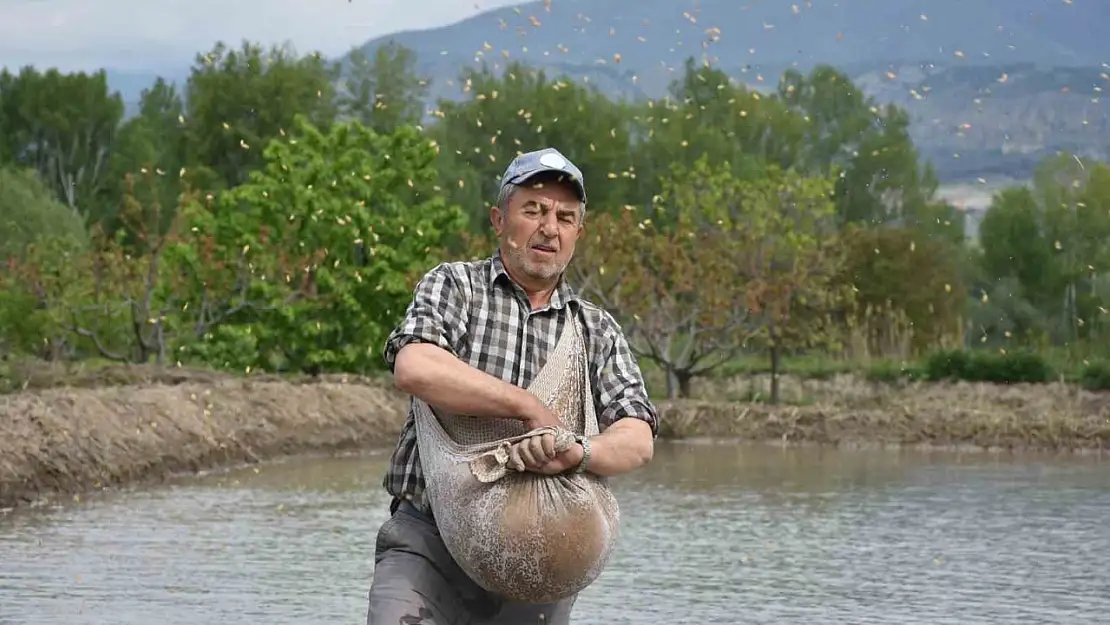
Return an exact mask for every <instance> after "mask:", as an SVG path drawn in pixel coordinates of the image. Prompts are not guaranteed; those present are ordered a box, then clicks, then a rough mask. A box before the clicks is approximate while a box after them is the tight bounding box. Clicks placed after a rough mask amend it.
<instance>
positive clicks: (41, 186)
mask: <svg viewBox="0 0 1110 625" xmlns="http://www.w3.org/2000/svg"><path fill="white" fill-rule="evenodd" d="M88 247H89V236H88V232H87V231H86V230H85V224H84V222H83V220H82V219H81V217H80V216H78V215H75V214H74V213H73V211H71V210H70V209H69V207H67V206H66V205H64V204H62V203H61V202H59V201H58V200H57V199H56V196H55V195H54V192H53V191H52V190H51V189H50V188H49V187H47V185H46V184H45V183H43V181H42V180H41V179H40V178H39V176H38V174H37V173H36V172H35V171H33V170H30V169H21V170H17V169H13V168H11V167H0V354H4V353H7V352H12V353H37V354H38V355H39V356H42V357H52V356H55V355H56V354H57V351H58V348H59V346H60V345H61V344H62V341H63V339H64V335H65V332H64V331H60V330H59V329H58V328H57V327H55V326H54V325H53V324H52V323H51V320H50V318H49V316H48V314H47V311H45V310H44V309H43V308H42V306H40V299H39V298H38V297H37V294H36V293H35V291H34V290H33V289H31V288H29V287H30V286H31V285H30V284H29V283H28V282H26V281H25V280H24V279H23V278H25V277H26V276H27V273H26V270H27V268H28V267H29V266H32V265H37V266H40V267H46V266H49V267H50V268H51V270H52V271H64V270H65V266H66V265H68V264H70V263H71V260H70V259H71V258H72V257H73V256H74V255H76V254H81V253H85V252H87V250H88Z"/></svg>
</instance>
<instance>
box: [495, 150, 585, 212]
mask: <svg viewBox="0 0 1110 625" xmlns="http://www.w3.org/2000/svg"><path fill="white" fill-rule="evenodd" d="M549 171H557V172H563V173H565V174H566V175H567V179H568V180H569V181H570V182H572V183H574V188H575V189H576V190H577V191H578V195H579V197H581V198H582V203H583V204H585V202H586V181H585V179H584V178H583V177H582V170H580V169H578V167H577V166H575V164H574V163H572V162H570V159H568V158H567V157H565V156H563V155H562V154H561V153H559V151H558V150H556V149H555V148H544V149H542V150H536V151H534V152H527V153H525V154H521V155H520V156H518V157H516V158H514V159H513V161H512V162H511V163H509V166H508V167H507V168H506V169H505V173H504V174H502V175H501V188H504V187H505V185H507V184H520V183H522V182H524V181H526V180H528V179H529V178H531V177H532V176H535V175H536V174H540V173H543V172H549Z"/></svg>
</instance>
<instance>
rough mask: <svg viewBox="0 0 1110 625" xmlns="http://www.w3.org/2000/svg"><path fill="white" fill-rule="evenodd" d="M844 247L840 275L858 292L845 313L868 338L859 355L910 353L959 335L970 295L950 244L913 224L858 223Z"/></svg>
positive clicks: (909, 354) (901, 354)
mask: <svg viewBox="0 0 1110 625" xmlns="http://www.w3.org/2000/svg"><path fill="white" fill-rule="evenodd" d="M843 246H844V252H845V255H846V262H845V264H844V267H843V273H842V274H841V275H840V276H838V278H839V279H840V280H841V281H843V282H845V283H847V284H851V285H852V287H853V289H854V290H855V292H856V299H855V302H854V304H855V305H854V306H853V308H852V309H851V310H848V311H846V314H847V315H849V316H850V317H851V319H850V321H851V322H852V323H851V326H852V327H856V328H861V330H862V334H863V340H864V344H863V345H862V346H860V349H858V350H857V351H861V352H863V353H857V354H856V355H857V357H864V356H867V357H871V356H880V357H903V358H904V357H910V356H914V355H916V354H920V353H922V352H923V351H927V350H929V349H931V348H932V347H933V346H936V345H938V344H941V343H942V342H943V341H945V340H948V339H949V338H950V337H951V336H953V335H959V333H960V328H961V324H962V319H961V313H962V311H963V307H964V304H965V297H966V296H965V289H964V286H963V284H962V276H960V274H959V270H958V268H957V267H956V265H955V263H954V262H953V260H952V258H953V253H952V252H953V250H952V246H950V245H948V244H945V243H943V242H942V241H939V240H937V239H933V238H930V237H928V236H926V235H924V234H923V233H921V232H920V231H916V230H912V229H909V228H898V227H882V228H863V227H859V226H851V227H849V228H848V229H847V230H846V231H845V234H844V237H843ZM903 320H904V327H899V326H900V324H899V322H901V321H903ZM903 337H904V338H905V339H906V342H907V343H908V344H900V343H901V339H902V338H903Z"/></svg>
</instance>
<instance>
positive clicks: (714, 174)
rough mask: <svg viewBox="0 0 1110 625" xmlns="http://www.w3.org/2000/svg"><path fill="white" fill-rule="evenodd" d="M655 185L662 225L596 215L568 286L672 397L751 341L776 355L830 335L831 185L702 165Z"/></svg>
mask: <svg viewBox="0 0 1110 625" xmlns="http://www.w3.org/2000/svg"><path fill="white" fill-rule="evenodd" d="M661 185H662V193H661V195H660V197H659V202H658V203H657V205H656V207H655V208H654V209H653V211H652V215H663V216H666V221H665V222H664V225H658V224H656V223H655V222H654V221H653V217H647V218H646V219H637V216H635V215H634V213H635V211H634V210H625V211H623V212H622V213H621V214H620V215H619V216H612V215H601V216H598V217H596V218H595V220H594V222H593V223H592V225H591V226H590V228H591V232H593V235H592V236H591V238H590V239H589V240H588V241H587V243H586V245H585V246H584V250H583V258H582V260H581V262H580V264H579V265H578V267H579V275H578V279H577V281H578V283H579V285H580V288H581V289H582V290H583V292H584V293H586V294H588V295H589V296H590V297H592V298H594V299H595V300H596V301H598V302H599V303H601V304H602V305H603V306H605V307H606V308H608V309H610V310H612V311H614V312H615V313H616V314H617V315H618V316H619V317H620V318H621V319H622V320H624V323H625V324H626V325H625V330H626V332H627V333H628V334H629V336H630V337H631V341H632V343H633V345H634V349H636V350H637V352H638V353H639V355H640V356H641V357H643V358H646V359H648V360H651V361H653V362H655V363H656V364H658V365H659V366H660V367H662V368H663V369H664V370H665V371H666V372H667V374H668V380H669V382H668V394H669V395H670V396H675V395H679V394H681V395H683V396H685V395H687V394H688V392H689V384H690V380H691V379H692V378H694V377H696V376H699V375H705V374H707V373H709V372H711V371H713V370H714V369H715V368H717V367H719V366H721V365H722V364H724V363H726V362H727V361H728V360H729V359H730V358H732V357H733V356H735V355H736V354H737V353H738V352H739V350H741V349H742V348H744V347H745V346H746V345H747V343H748V342H749V341H758V342H759V343H760V344H763V345H766V346H767V347H768V348H770V349H772V350H775V349H781V348H783V347H786V346H811V345H813V344H818V343H821V342H822V341H823V340H825V339H827V338H828V337H827V334H824V333H823V329H824V327H825V325H824V324H823V323H822V321H823V319H824V317H823V315H822V313H824V312H825V311H826V310H827V306H828V305H829V303H830V302H831V300H832V299H833V294H834V291H835V289H834V288H832V287H831V286H830V279H831V276H832V275H833V273H834V269H835V262H836V261H835V258H834V257H833V256H832V255H829V254H826V253H825V252H826V251H827V248H828V246H826V245H825V244H824V237H825V235H828V234H829V231H828V228H829V221H830V220H831V218H832V217H833V215H834V213H833V207H832V204H831V203H830V202H829V200H828V191H829V187H830V186H831V185H829V184H828V183H827V182H826V181H822V180H810V179H806V178H803V177H801V176H799V175H797V174H796V173H793V172H782V171H779V170H776V169H771V170H769V171H768V174H767V177H765V178H764V179H761V180H757V181H744V180H740V179H738V178H736V177H735V176H734V175H733V174H732V173H731V170H730V166H729V164H727V163H725V164H722V165H720V166H717V167H712V166H710V165H709V161H708V158H706V157H702V158H700V159H699V160H698V161H696V162H695V164H694V166H693V167H692V168H690V169H687V168H684V167H682V166H676V167H675V168H674V170H673V173H672V175H671V176H670V177H668V178H666V179H664V180H662V181H661ZM660 221H663V220H660Z"/></svg>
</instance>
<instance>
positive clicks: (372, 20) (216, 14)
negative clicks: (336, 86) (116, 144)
mask: <svg viewBox="0 0 1110 625" xmlns="http://www.w3.org/2000/svg"><path fill="white" fill-rule="evenodd" d="M519 3H520V2H519V0H477V2H475V0H350V1H348V0H0V65H4V66H7V67H19V66H22V65H26V64H34V65H36V66H39V67H48V66H53V67H58V68H59V69H62V70H63V71H72V70H77V69H97V68H100V67H110V68H112V69H117V70H124V71H132V70H136V71H137V70H145V69H151V68H157V67H165V66H182V65H185V66H188V65H191V64H192V60H193V55H194V54H196V53H197V52H200V51H203V50H207V49H209V48H211V47H212V44H214V43H215V42H216V41H218V40H223V41H225V42H234V44H235V45H238V43H239V42H240V41H242V40H243V39H244V38H246V39H250V40H252V41H260V42H263V43H267V44H268V43H280V42H283V41H291V42H292V43H293V45H294V46H296V48H297V50H298V51H300V52H308V51H310V50H320V51H321V52H323V53H324V54H326V55H328V56H335V55H339V54H342V53H344V52H346V51H347V50H349V49H350V48H351V46H353V45H356V44H361V43H364V42H366V41H367V40H369V39H373V38H374V37H377V36H379V35H384V34H388V33H391V32H396V31H398V30H410V29H420V28H432V27H436V26H442V25H446V24H450V23H452V22H456V21H458V20H461V19H464V18H467V17H470V16H472V15H475V14H476V13H479V12H480V11H484V10H487V9H493V8H498V7H501V6H506V5H513V4H519ZM476 6H477V7H478V8H476Z"/></svg>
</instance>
